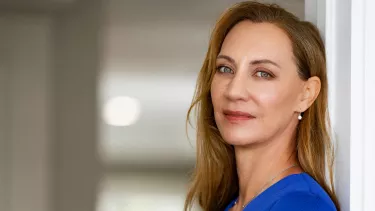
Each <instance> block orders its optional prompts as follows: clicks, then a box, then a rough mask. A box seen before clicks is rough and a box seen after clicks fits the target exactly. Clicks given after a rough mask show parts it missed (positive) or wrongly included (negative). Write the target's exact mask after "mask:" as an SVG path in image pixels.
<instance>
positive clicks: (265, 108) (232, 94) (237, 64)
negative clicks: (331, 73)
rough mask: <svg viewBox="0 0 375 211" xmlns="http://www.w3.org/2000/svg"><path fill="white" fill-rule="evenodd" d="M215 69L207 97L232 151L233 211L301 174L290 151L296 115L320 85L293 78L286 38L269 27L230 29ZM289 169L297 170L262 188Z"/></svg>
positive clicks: (314, 79) (254, 25) (293, 66)
mask: <svg viewBox="0 0 375 211" xmlns="http://www.w3.org/2000/svg"><path fill="white" fill-rule="evenodd" d="M216 67H217V71H216V73H215V76H214V78H213V81H212V84H211V97H212V103H213V107H214V115H215V121H216V124H217V126H218V129H219V131H220V134H221V136H222V137H223V139H224V140H225V141H226V142H227V143H229V144H231V145H233V146H234V149H235V156H236V163H237V171H238V172H237V173H238V177H239V187H240V191H239V199H238V204H237V205H236V206H234V207H233V208H232V209H231V211H236V210H242V208H241V207H240V206H239V205H243V204H246V203H248V202H249V201H251V200H252V199H253V197H254V196H256V195H257V194H258V193H259V192H260V191H261V190H262V189H263V188H268V187H269V186H271V185H272V184H274V183H276V182H277V181H279V180H281V179H282V178H284V177H286V176H288V175H290V174H295V173H300V172H302V170H301V168H300V167H299V166H298V161H297V157H296V152H295V144H296V143H295V133H296V127H297V125H298V123H299V120H298V115H299V114H300V113H301V112H304V111H305V110H307V109H308V108H309V107H310V106H311V104H312V103H313V102H314V100H315V99H316V97H317V96H318V94H319V91H320V85H321V84H320V80H319V78H318V77H311V78H310V79H308V80H307V81H304V80H302V79H301V78H300V77H299V76H298V68H297V66H296V62H295V58H294V55H293V49H292V45H291V41H290V39H289V37H288V36H287V34H286V33H285V32H284V31H283V30H282V29H280V28H279V27H277V26H276V25H273V24H271V23H252V22H250V21H242V22H240V23H238V24H237V25H236V26H234V27H233V29H232V30H231V31H230V32H229V33H228V35H227V36H226V38H225V40H224V43H223V45H222V48H221V51H220V53H219V55H218V57H217V60H216ZM233 112H237V113H233ZM238 112H242V113H241V114H238ZM243 113H245V115H244V114H243ZM292 164H297V166H296V167H293V168H290V169H289V170H287V171H285V172H284V173H282V174H281V175H279V176H277V177H276V178H275V180H273V181H272V182H269V183H267V182H268V181H269V179H271V178H272V177H274V176H276V175H278V173H279V172H280V171H282V170H283V169H285V168H287V167H289V166H290V165H292Z"/></svg>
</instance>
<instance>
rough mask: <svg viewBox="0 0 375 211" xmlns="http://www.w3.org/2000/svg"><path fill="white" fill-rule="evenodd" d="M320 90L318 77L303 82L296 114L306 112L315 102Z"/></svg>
mask: <svg viewBox="0 0 375 211" xmlns="http://www.w3.org/2000/svg"><path fill="white" fill-rule="evenodd" d="M320 89H321V82H320V79H319V77H317V76H313V77H311V78H309V79H308V80H307V81H305V83H304V86H303V90H302V93H301V98H300V103H299V109H300V111H298V112H304V111H306V110H307V109H308V108H309V107H310V106H311V105H312V104H313V103H314V101H315V100H316V98H317V97H318V95H319V92H320Z"/></svg>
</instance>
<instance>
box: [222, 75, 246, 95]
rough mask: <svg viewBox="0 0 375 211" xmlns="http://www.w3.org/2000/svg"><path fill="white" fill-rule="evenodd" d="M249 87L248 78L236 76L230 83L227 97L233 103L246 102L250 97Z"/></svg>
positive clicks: (226, 93)
mask: <svg viewBox="0 0 375 211" xmlns="http://www.w3.org/2000/svg"><path fill="white" fill-rule="evenodd" d="M248 85H249V84H248V80H247V77H245V76H244V75H241V74H236V75H235V76H234V77H233V78H232V80H231V81H230V82H229V84H228V87H227V90H226V92H225V95H226V97H227V98H228V99H229V100H231V101H237V100H242V101H246V100H247V99H248V96H249V93H248Z"/></svg>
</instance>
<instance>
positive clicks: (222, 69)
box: [216, 65, 275, 79]
mask: <svg viewBox="0 0 375 211" xmlns="http://www.w3.org/2000/svg"><path fill="white" fill-rule="evenodd" d="M216 71H217V72H218V73H220V74H234V71H233V69H232V68H230V67H228V66H225V65H218V66H217V68H216ZM254 72H255V73H254V74H253V75H254V76H255V77H258V78H264V79H271V78H274V77H275V76H274V75H273V74H272V73H270V72H269V71H267V70H264V69H263V68H258V69H255V71H254Z"/></svg>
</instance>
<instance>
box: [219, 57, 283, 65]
mask: <svg viewBox="0 0 375 211" xmlns="http://www.w3.org/2000/svg"><path fill="white" fill-rule="evenodd" d="M217 59H225V60H227V61H229V62H230V63H233V64H234V63H235V61H234V59H233V58H232V57H230V56H227V55H223V54H220V55H218V56H217ZM250 64H251V65H259V64H272V65H274V66H276V67H278V68H280V65H279V64H277V63H276V62H274V61H272V60H269V59H258V60H253V61H251V62H250Z"/></svg>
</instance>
